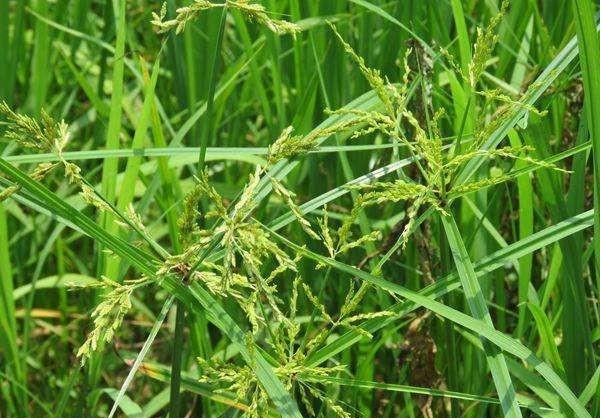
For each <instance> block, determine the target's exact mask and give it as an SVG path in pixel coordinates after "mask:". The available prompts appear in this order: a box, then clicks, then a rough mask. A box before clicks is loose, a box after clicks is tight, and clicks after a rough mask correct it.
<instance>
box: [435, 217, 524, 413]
mask: <svg viewBox="0 0 600 418" xmlns="http://www.w3.org/2000/svg"><path fill="white" fill-rule="evenodd" d="M441 218H442V223H443V225H444V230H445V231H446V237H447V238H448V245H449V246H450V250H451V251H452V256H453V257H454V265H455V266H456V270H457V272H458V277H459V278H460V281H461V285H462V289H463V292H464V294H465V297H466V299H467V304H468V305H469V308H470V310H471V314H472V315H473V317H474V318H476V319H479V320H483V321H484V322H485V323H486V324H487V325H488V326H489V327H490V328H492V329H493V328H494V324H493V322H492V317H491V316H490V313H489V311H488V308H487V303H486V301H485V297H484V295H483V291H482V290H481V286H480V285H479V281H478V280H477V276H476V275H475V270H474V269H473V264H472V262H471V259H470V257H469V253H468V252H467V249H466V248H465V244H464V242H463V240H462V237H461V235H460V232H459V230H458V225H456V221H455V220H454V218H453V217H452V215H448V216H445V215H442V216H441ZM484 348H485V353H486V357H487V361H488V366H489V367H490V371H491V372H492V377H493V379H494V384H495V385H496V390H497V392H498V398H499V399H500V400H501V404H502V410H503V412H504V416H506V417H521V416H522V415H521V410H520V408H519V405H518V403H517V398H516V392H515V388H514V386H513V383H512V380H511V378H510V373H509V372H508V367H507V366H506V360H505V359H504V356H503V355H502V353H501V352H500V351H499V350H498V348H497V347H495V346H493V345H491V344H489V343H484Z"/></svg>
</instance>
